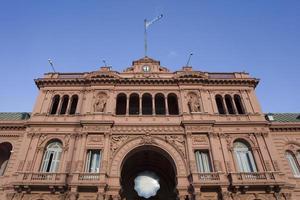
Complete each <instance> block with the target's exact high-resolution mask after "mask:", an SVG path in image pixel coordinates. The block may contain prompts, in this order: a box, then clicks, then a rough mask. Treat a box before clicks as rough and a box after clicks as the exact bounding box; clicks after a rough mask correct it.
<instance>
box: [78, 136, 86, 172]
mask: <svg viewBox="0 0 300 200" xmlns="http://www.w3.org/2000/svg"><path fill="white" fill-rule="evenodd" d="M87 136H88V133H82V134H81V137H80V139H79V140H80V141H81V142H80V150H79V152H78V157H77V169H76V172H80V171H82V170H83V169H84V168H83V165H84V161H83V159H84V152H85V146H86V139H87Z"/></svg>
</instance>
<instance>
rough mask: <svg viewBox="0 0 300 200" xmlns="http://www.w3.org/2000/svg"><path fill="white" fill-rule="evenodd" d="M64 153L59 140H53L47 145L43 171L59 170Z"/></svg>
mask: <svg viewBox="0 0 300 200" xmlns="http://www.w3.org/2000/svg"><path fill="white" fill-rule="evenodd" d="M61 154H62V144H61V142H59V141H54V142H51V143H50V144H48V145H47V147H46V150H45V153H44V157H43V163H42V166H41V171H42V172H57V171H58V167H59V163H60V159H61Z"/></svg>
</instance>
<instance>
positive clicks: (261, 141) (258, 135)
mask: <svg viewBox="0 0 300 200" xmlns="http://www.w3.org/2000/svg"><path fill="white" fill-rule="evenodd" d="M255 137H256V140H257V143H258V147H259V149H260V152H261V155H262V162H263V161H264V162H263V163H264V164H265V167H266V171H274V169H273V168H272V166H271V165H272V163H271V160H272V158H271V157H270V155H269V152H268V148H267V145H266V144H265V142H264V138H263V136H262V133H255Z"/></svg>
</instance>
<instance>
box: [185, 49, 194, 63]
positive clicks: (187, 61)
mask: <svg viewBox="0 0 300 200" xmlns="http://www.w3.org/2000/svg"><path fill="white" fill-rule="evenodd" d="M192 55H193V52H191V53H190V55H189V59H188V61H187V62H186V66H189V64H190V61H191V57H192Z"/></svg>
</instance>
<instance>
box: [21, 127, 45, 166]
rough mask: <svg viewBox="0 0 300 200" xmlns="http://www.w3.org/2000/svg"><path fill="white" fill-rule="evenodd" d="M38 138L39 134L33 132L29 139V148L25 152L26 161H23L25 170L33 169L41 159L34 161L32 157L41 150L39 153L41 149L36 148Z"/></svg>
mask: <svg viewBox="0 0 300 200" xmlns="http://www.w3.org/2000/svg"><path fill="white" fill-rule="evenodd" d="M39 140H40V134H37V133H35V134H34V135H33V137H32V139H31V142H30V146H29V148H28V149H29V150H28V153H27V158H26V163H25V171H33V170H34V169H37V168H38V167H39V164H40V163H41V162H42V161H41V159H40V160H37V161H36V162H34V158H36V157H37V156H36V155H38V153H39V151H40V150H41V152H40V153H41V154H42V152H43V149H40V150H39V149H38V142H39Z"/></svg>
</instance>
